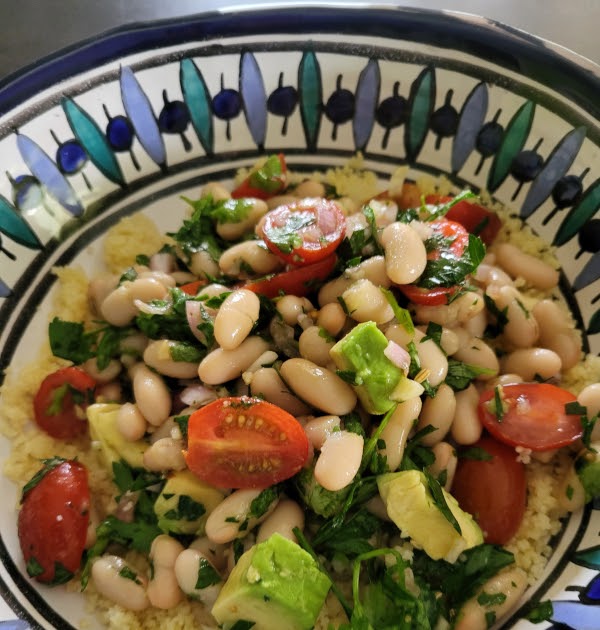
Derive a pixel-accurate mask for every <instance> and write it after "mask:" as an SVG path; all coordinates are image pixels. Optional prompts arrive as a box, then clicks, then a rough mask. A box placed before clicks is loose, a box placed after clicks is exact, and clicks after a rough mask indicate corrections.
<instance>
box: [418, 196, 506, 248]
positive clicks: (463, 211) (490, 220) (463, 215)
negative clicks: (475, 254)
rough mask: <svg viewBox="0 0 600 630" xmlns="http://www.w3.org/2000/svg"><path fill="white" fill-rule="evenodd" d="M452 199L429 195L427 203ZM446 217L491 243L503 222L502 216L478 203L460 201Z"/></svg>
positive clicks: (487, 243) (488, 243)
mask: <svg viewBox="0 0 600 630" xmlns="http://www.w3.org/2000/svg"><path fill="white" fill-rule="evenodd" d="M449 201H452V197H448V196H445V195H427V197H426V198H425V203H428V204H442V203H447V202H449ZM445 216H446V219H450V220H451V221H456V222H457V223H460V224H461V225H462V226H463V227H464V228H465V229H466V230H467V231H468V232H469V233H470V234H475V235H476V236H479V238H480V239H481V240H482V241H483V242H484V243H485V244H486V245H491V244H492V243H493V241H494V239H495V238H496V236H497V235H498V232H499V231H500V228H501V227H502V222H501V221H500V217H499V216H498V215H497V214H496V213H495V212H491V211H490V210H488V209H487V208H485V207H484V206H481V205H480V204H478V203H470V202H469V201H466V200H465V201H459V202H458V203H456V204H455V205H453V206H452V208H450V210H448V212H447V213H446V215H445Z"/></svg>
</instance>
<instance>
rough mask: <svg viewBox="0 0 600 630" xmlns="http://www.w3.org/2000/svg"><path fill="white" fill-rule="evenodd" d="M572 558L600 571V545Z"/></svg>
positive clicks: (582, 565)
mask: <svg viewBox="0 0 600 630" xmlns="http://www.w3.org/2000/svg"><path fill="white" fill-rule="evenodd" d="M598 313H600V311H598ZM598 313H597V314H598ZM571 560H572V561H573V562H574V563H575V564H578V565H579V566H580V567H586V568H587V569H593V570H595V571H600V545H596V546H595V547H589V548H588V549H581V550H579V551H577V552H575V553H574V554H573V557H572V558H571Z"/></svg>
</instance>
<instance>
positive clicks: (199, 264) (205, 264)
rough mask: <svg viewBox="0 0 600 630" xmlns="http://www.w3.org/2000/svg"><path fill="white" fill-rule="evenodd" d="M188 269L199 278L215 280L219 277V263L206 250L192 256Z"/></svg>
mask: <svg viewBox="0 0 600 630" xmlns="http://www.w3.org/2000/svg"><path fill="white" fill-rule="evenodd" d="M188 267H189V269H190V271H191V272H192V273H193V274H194V275H195V276H197V277H198V278H214V277H215V276H218V275H219V263H217V261H216V260H214V258H213V257H212V256H211V255H210V254H209V253H208V252H207V251H206V250H204V249H201V250H199V251H197V252H193V253H192V254H191V255H190V260H189V263H188Z"/></svg>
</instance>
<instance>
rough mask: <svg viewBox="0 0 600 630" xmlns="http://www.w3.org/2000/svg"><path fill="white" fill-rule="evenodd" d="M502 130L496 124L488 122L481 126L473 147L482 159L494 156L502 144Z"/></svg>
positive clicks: (500, 126)
mask: <svg viewBox="0 0 600 630" xmlns="http://www.w3.org/2000/svg"><path fill="white" fill-rule="evenodd" d="M503 136H504V129H503V128H502V125H500V124H498V123H497V122H489V123H486V124H485V125H483V127H482V128H481V130H480V131H479V133H478V134H477V140H476V141H475V146H476V147H477V150H478V151H479V153H481V155H482V156H483V157H490V155H494V153H496V152H497V151H498V149H499V148H500V145H501V144H502V138H503Z"/></svg>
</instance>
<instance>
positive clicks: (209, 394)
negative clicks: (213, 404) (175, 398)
mask: <svg viewBox="0 0 600 630" xmlns="http://www.w3.org/2000/svg"><path fill="white" fill-rule="evenodd" d="M179 398H180V399H181V402H183V403H185V404H186V405H189V406H190V407H194V406H196V405H199V404H200V403H206V402H208V401H209V400H216V399H217V398H218V396H217V392H215V390H214V389H209V388H208V387H205V386H204V385H200V384H198V385H190V386H189V387H186V388H185V389H183V390H182V391H181V392H180V393H179Z"/></svg>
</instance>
